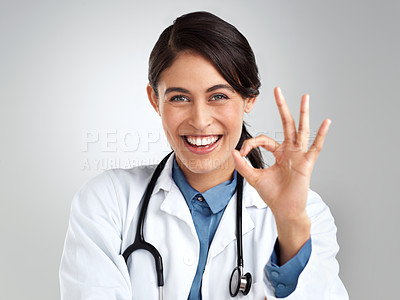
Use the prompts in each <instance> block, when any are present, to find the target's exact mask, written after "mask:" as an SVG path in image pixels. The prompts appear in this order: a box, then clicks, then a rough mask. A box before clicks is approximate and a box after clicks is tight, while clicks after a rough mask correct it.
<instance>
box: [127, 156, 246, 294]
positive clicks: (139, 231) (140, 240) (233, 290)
mask: <svg viewBox="0 0 400 300" xmlns="http://www.w3.org/2000/svg"><path fill="white" fill-rule="evenodd" d="M172 153H173V151H172V152H171V153H169V154H168V155H167V156H166V157H164V159H163V160H162V161H161V162H160V163H159V164H158V166H157V168H156V169H155V171H154V173H153V176H152V177H151V179H150V182H149V184H148V186H147V188H146V190H145V192H144V194H143V197H142V202H143V204H142V207H141V209H140V214H139V221H138V225H137V227H136V235H135V241H134V242H133V244H132V245H130V246H129V247H128V248H127V249H126V250H125V251H124V253H123V254H122V256H123V257H124V258H125V262H126V263H127V262H128V257H129V256H130V255H131V254H132V252H134V251H136V250H139V249H141V250H146V251H148V252H150V253H151V254H152V255H153V258H154V263H155V267H156V271H157V285H158V288H159V299H160V300H162V299H163V286H164V275H163V262H162V257H161V254H160V252H158V250H157V249H156V248H155V247H154V246H153V245H151V244H149V243H147V242H146V241H145V240H144V237H143V226H144V219H145V217H146V211H147V207H148V206H149V202H150V197H151V194H152V193H153V190H154V187H155V185H156V182H157V179H158V177H159V176H160V174H161V171H162V170H163V169H164V167H165V164H166V163H167V160H168V158H169V157H170V156H171V154H172ZM236 198H237V209H236V236H237V267H236V268H235V269H234V270H233V272H232V275H231V278H230V283H229V293H230V294H231V296H232V297H236V296H237V294H238V293H239V291H240V292H242V293H243V295H247V294H248V293H249V292H250V288H251V282H252V278H251V274H250V273H246V274H244V275H243V265H244V263H243V243H242V199H243V177H242V176H241V175H240V174H239V173H238V174H237V197H236Z"/></svg>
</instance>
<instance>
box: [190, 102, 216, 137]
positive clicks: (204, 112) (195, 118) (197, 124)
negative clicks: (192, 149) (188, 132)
mask: <svg viewBox="0 0 400 300" xmlns="http://www.w3.org/2000/svg"><path fill="white" fill-rule="evenodd" d="M211 123H212V111H211V108H210V107H209V106H208V105H207V104H206V103H204V102H203V101H195V102H194V103H193V105H192V108H191V112H190V120H189V124H190V125H191V126H193V127H194V128H196V129H197V130H205V129H206V128H207V127H208V126H210V125H211Z"/></svg>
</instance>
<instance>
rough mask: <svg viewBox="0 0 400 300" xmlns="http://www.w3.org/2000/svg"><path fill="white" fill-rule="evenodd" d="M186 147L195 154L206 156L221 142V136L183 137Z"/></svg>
mask: <svg viewBox="0 0 400 300" xmlns="http://www.w3.org/2000/svg"><path fill="white" fill-rule="evenodd" d="M182 138H183V140H184V141H185V145H186V147H187V148H188V149H189V150H190V151H191V152H193V153H196V154H207V153H209V152H211V151H213V150H214V149H215V148H216V147H217V146H218V144H219V142H220V141H221V138H222V135H203V136H196V135H184V136H182Z"/></svg>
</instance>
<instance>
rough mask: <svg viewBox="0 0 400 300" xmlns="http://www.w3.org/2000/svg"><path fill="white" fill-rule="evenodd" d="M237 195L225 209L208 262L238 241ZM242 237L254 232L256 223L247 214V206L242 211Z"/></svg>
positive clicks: (211, 246)
mask: <svg viewBox="0 0 400 300" xmlns="http://www.w3.org/2000/svg"><path fill="white" fill-rule="evenodd" d="M236 204H237V200H236V193H235V195H233V197H232V198H231V200H230V201H229V203H228V206H227V207H226V209H225V212H224V215H223V216H222V219H221V221H220V223H219V226H218V229H217V231H216V233H215V236H214V239H213V241H212V243H211V245H210V250H209V252H208V258H207V262H208V261H209V260H211V259H212V258H214V257H215V256H217V255H218V254H219V253H221V252H222V251H223V250H224V249H225V248H226V247H227V246H228V245H229V244H230V243H231V242H232V241H236ZM242 226H243V227H242V228H243V229H242V236H243V235H245V234H246V233H248V232H249V231H251V230H253V228H254V222H253V220H252V219H251V217H250V215H249V213H248V212H247V209H246V205H243V210H242Z"/></svg>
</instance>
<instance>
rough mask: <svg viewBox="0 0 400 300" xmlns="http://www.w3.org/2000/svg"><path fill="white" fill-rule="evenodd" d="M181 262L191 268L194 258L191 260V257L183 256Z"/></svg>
mask: <svg viewBox="0 0 400 300" xmlns="http://www.w3.org/2000/svg"><path fill="white" fill-rule="evenodd" d="M183 262H184V263H185V265H188V266H193V264H194V258H193V256H190V255H185V256H184V257H183Z"/></svg>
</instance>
